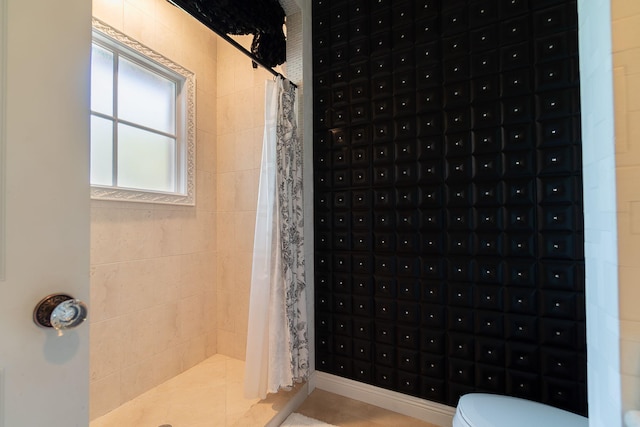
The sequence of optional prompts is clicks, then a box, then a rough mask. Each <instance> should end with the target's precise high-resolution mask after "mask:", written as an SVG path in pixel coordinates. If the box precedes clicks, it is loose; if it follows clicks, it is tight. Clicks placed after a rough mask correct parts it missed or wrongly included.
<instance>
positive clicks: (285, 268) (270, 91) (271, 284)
mask: <svg viewBox="0 0 640 427" xmlns="http://www.w3.org/2000/svg"><path fill="white" fill-rule="evenodd" d="M296 92H297V91H296V88H295V87H294V86H292V85H290V84H289V83H288V81H286V80H285V79H283V78H281V77H277V78H276V79H275V81H268V82H267V88H266V108H265V132H264V141H263V147H262V164H261V168H260V186H259V190H258V208H257V213H256V227H255V238H254V249H253V266H252V274H251V296H250V303H249V329H248V332H247V347H246V349H247V352H246V353H247V354H246V364H245V379H244V391H245V396H246V397H247V398H256V397H259V398H262V399H264V398H265V397H266V395H267V393H275V392H277V391H278V390H279V389H281V388H288V387H291V386H292V385H293V384H294V383H295V382H299V381H303V380H305V379H306V378H307V377H308V375H309V343H308V338H307V337H308V334H307V302H306V289H305V277H304V254H303V243H304V236H303V231H302V229H303V225H304V222H303V216H302V215H303V205H302V146H301V141H299V139H298V129H297V121H298V118H297V93H296Z"/></svg>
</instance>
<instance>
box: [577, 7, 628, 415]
mask: <svg viewBox="0 0 640 427" xmlns="http://www.w3.org/2000/svg"><path fill="white" fill-rule="evenodd" d="M578 16H579V19H580V21H579V29H580V31H579V38H580V88H581V103H582V149H583V179H584V204H585V207H584V209H585V260H586V305H587V366H588V399H589V417H590V425H591V426H602V427H605V426H612V425H617V424H619V422H620V420H621V418H620V373H619V372H620V363H619V352H618V340H619V332H618V296H617V276H618V265H617V263H618V261H617V241H616V238H617V236H616V201H615V188H616V187H615V184H616V183H615V172H614V171H615V153H614V128H613V126H614V123H613V85H612V79H611V38H610V18H609V0H583V1H581V2H578ZM614 420H615V421H614ZM612 422H613V424H612Z"/></svg>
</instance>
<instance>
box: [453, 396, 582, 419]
mask: <svg viewBox="0 0 640 427" xmlns="http://www.w3.org/2000/svg"><path fill="white" fill-rule="evenodd" d="M588 425H589V420H588V419H587V418H585V417H582V416H580V415H577V414H574V413H571V412H568V411H564V410H562V409H558V408H554V407H552V406H549V405H544V404H542V403H538V402H532V401H530V400H525V399H520V398H517V397H509V396H500V395H497V394H487V393H470V394H465V395H464V396H462V397H461V398H460V401H459V402H458V407H457V408H456V413H455V416H454V418H453V427H513V426H518V427H541V426H542V427H588Z"/></svg>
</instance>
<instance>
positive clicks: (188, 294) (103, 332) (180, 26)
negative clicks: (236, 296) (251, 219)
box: [90, 0, 246, 419]
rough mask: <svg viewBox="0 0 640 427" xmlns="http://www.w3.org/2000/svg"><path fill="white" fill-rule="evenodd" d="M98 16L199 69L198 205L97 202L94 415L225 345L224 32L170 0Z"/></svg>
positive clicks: (115, 0) (104, 4)
mask: <svg viewBox="0 0 640 427" xmlns="http://www.w3.org/2000/svg"><path fill="white" fill-rule="evenodd" d="M93 14H94V16H95V17H96V18H98V19H100V20H102V21H104V22H106V23H107V24H109V25H111V26H113V27H115V28H116V29H118V30H119V31H121V32H123V33H125V34H127V35H128V36H130V37H132V38H134V39H136V40H138V41H139V42H141V43H143V44H145V45H147V46H148V47H150V48H152V49H154V50H156V51H158V52H159V53H161V54H162V55H164V56H166V57H168V58H170V59H171V60H173V61H175V62H177V63H178V64H180V65H182V66H184V67H186V68H188V69H189V70H191V71H193V72H194V73H195V74H196V88H197V89H196V96H197V99H196V110H197V131H196V134H197V164H196V166H197V168H196V169H197V172H196V179H197V192H196V197H197V205H196V207H172V206H168V205H153V204H145V203H124V202H107V201H95V200H94V201H92V203H91V308H90V314H91V316H90V329H91V348H90V364H91V395H90V401H91V418H92V419H93V418H95V417H97V416H100V415H102V414H104V413H106V412H108V411H110V410H111V409H113V408H115V407H117V406H119V405H121V404H122V403H124V402H126V401H128V400H130V399H131V398H133V397H135V396H137V395H139V394H141V393H142V392H144V391H146V390H148V389H150V388H152V387H154V386H156V385H157V384H159V383H161V382H164V381H165V380H167V379H169V378H171V377H173V376H175V375H177V374H178V373H180V372H182V371H184V370H185V369H188V368H190V367H191V366H193V365H194V364H196V363H198V362H200V361H202V360H203V359H204V358H205V357H207V356H209V355H212V354H215V353H216V352H217V337H216V335H217V331H216V321H217V319H216V311H217V310H216V308H217V307H216V298H217V293H216V288H215V285H216V277H217V256H216V244H217V240H216V226H217V214H216V209H217V208H216V204H217V202H218V199H217V197H216V179H217V175H216V172H217V165H216V120H215V119H216V79H217V73H216V46H217V44H218V41H217V37H216V36H215V35H214V34H213V33H212V32H211V31H209V30H208V29H206V28H205V27H204V26H202V25H200V24H199V23H198V22H197V21H195V20H194V19H192V18H191V17H189V16H188V15H187V14H185V13H184V12H182V11H180V10H179V9H177V8H176V7H173V6H171V5H170V4H169V3H167V2H166V1H165V0H94V1H93ZM245 203H246V202H245Z"/></svg>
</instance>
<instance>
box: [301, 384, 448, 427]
mask: <svg viewBox="0 0 640 427" xmlns="http://www.w3.org/2000/svg"><path fill="white" fill-rule="evenodd" d="M295 412H298V413H300V414H302V415H306V416H307V417H311V418H315V419H316V420H321V421H324V422H325V423H329V424H333V425H336V426H340V427H383V426H402V427H437V426H436V425H435V424H430V423H427V422H425V421H421V420H417V419H415V418H411V417H407V416H405V415H401V414H398V413H397V412H392V411H388V410H386V409H382V408H379V407H377V406H373V405H369V404H367V403H364V402H360V401H358V400H354V399H349V398H346V397H343V396H339V395H337V394H333V393H329V392H327V391H324V390H320V389H315V390H314V391H312V392H311V394H310V395H309V397H307V399H306V400H305V401H304V402H303V403H302V405H300V407H298V409H296V411H295Z"/></svg>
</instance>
